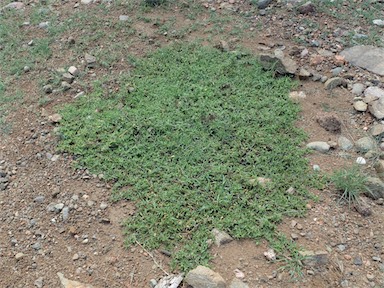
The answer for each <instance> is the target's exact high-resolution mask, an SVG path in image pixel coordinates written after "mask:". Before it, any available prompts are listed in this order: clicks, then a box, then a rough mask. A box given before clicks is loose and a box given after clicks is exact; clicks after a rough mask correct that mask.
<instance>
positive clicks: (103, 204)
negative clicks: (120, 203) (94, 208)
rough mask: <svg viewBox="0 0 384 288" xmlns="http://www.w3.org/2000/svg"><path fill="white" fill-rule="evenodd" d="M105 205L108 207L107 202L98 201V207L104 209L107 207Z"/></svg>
mask: <svg viewBox="0 0 384 288" xmlns="http://www.w3.org/2000/svg"><path fill="white" fill-rule="evenodd" d="M107 207H108V204H107V203H105V202H101V203H100V209H101V210H105V209H107Z"/></svg>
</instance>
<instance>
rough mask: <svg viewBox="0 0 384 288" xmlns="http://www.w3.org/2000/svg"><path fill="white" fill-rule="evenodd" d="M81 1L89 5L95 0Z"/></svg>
mask: <svg viewBox="0 0 384 288" xmlns="http://www.w3.org/2000/svg"><path fill="white" fill-rule="evenodd" d="M80 2H81V4H84V5H88V4H91V3H92V2H93V0H81V1H80Z"/></svg>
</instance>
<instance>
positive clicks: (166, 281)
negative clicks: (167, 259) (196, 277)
mask: <svg viewBox="0 0 384 288" xmlns="http://www.w3.org/2000/svg"><path fill="white" fill-rule="evenodd" d="M183 278H184V273H181V274H178V275H174V274H171V275H168V276H165V277H163V278H161V280H160V281H159V282H158V283H157V282H156V280H155V281H152V280H153V279H152V280H151V283H150V285H152V284H155V286H154V288H165V287H169V288H172V287H174V288H177V287H179V285H180V283H181V282H182V281H183ZM196 287H197V286H196ZM207 287H208V286H207Z"/></svg>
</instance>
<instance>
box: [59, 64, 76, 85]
mask: <svg viewBox="0 0 384 288" xmlns="http://www.w3.org/2000/svg"><path fill="white" fill-rule="evenodd" d="M75 69H76V68H75ZM61 79H62V80H63V81H65V82H68V83H69V84H71V83H72V82H73V80H75V77H74V76H73V75H72V74H71V73H64V74H63V76H62V77H61Z"/></svg>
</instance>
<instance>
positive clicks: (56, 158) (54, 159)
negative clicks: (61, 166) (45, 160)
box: [51, 154, 60, 162]
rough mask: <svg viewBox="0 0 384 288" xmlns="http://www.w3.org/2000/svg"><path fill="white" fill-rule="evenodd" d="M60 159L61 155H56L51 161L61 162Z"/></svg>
mask: <svg viewBox="0 0 384 288" xmlns="http://www.w3.org/2000/svg"><path fill="white" fill-rule="evenodd" d="M59 158H60V155H59V154H55V155H53V156H52V157H51V161H52V162H56V161H57V160H59Z"/></svg>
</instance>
